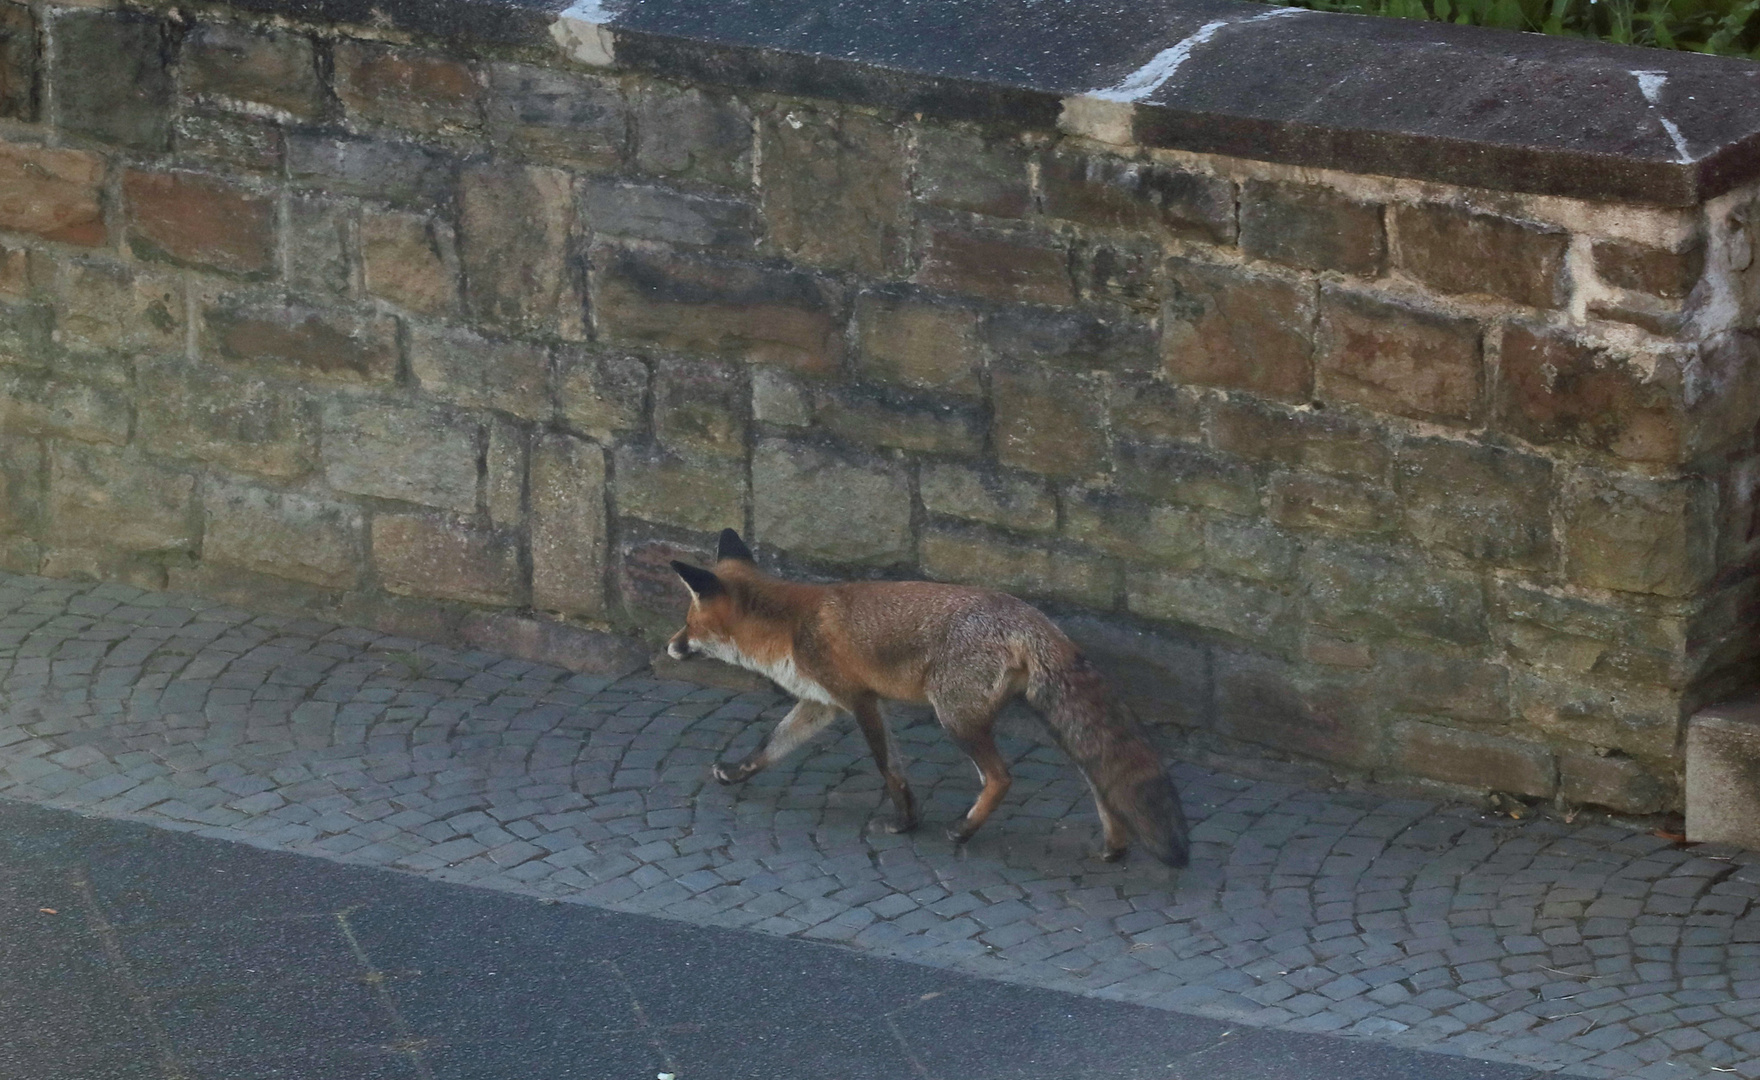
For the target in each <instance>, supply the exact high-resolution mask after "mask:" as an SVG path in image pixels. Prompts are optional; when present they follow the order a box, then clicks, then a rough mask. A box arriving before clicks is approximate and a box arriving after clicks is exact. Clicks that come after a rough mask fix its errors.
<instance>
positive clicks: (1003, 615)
mask: <svg viewBox="0 0 1760 1080" xmlns="http://www.w3.org/2000/svg"><path fill="white" fill-rule="evenodd" d="M672 569H673V570H674V571H675V572H676V573H677V574H678V576H679V578H680V580H682V581H683V582H684V585H685V588H686V589H687V590H688V591H689V592H690V608H689V610H688V611H687V613H686V615H685V623H684V626H683V628H681V629H680V630H679V631H678V632H677V633H676V634H674V635H673V636H672V637H671V639H670V640H669V641H668V642H667V644H666V652H667V655H669V656H671V657H672V658H673V659H675V660H684V659H687V658H689V657H692V656H699V655H701V656H708V657H711V658H713V659H716V660H721V661H724V662H726V663H730V664H734V665H737V666H739V667H742V668H745V669H746V670H748V671H753V672H756V673H758V674H760V675H764V676H766V677H768V678H769V679H770V680H771V681H772V682H774V683H775V684H776V685H778V686H780V687H781V688H782V689H783V690H785V691H786V692H788V693H789V694H790V695H791V696H793V697H794V698H795V705H794V707H793V708H791V709H790V710H789V711H788V713H787V715H785V716H784V717H783V718H782V720H781V721H779V722H778V723H777V725H776V727H775V728H774V729H773V730H772V731H771V732H770V733H769V735H768V736H767V737H766V738H765V739H764V741H763V743H762V744H761V745H759V747H758V748H757V749H756V750H754V751H752V752H751V753H750V754H749V755H747V756H746V757H745V758H743V759H742V760H740V761H737V762H728V761H720V762H717V763H715V765H714V766H713V767H712V769H711V773H712V775H713V776H714V778H715V779H716V780H717V781H718V782H720V783H722V784H737V783H741V782H743V781H745V780H749V779H751V778H752V777H753V776H755V775H757V774H758V773H759V772H761V771H763V770H764V769H766V768H768V767H770V766H771V765H774V764H776V763H777V762H778V761H781V760H782V759H783V758H785V757H787V756H788V754H789V753H791V752H792V751H794V750H796V749H799V748H800V746H801V745H802V744H803V743H805V742H806V741H807V740H808V739H810V738H812V737H813V736H814V735H816V734H818V733H819V732H820V731H822V730H824V729H825V728H826V727H827V726H828V725H829V724H831V723H832V722H833V721H834V720H836V719H837V718H838V717H839V716H840V715H842V714H843V713H849V714H851V715H853V716H854V717H855V719H856V723H857V724H858V725H859V726H860V727H861V731H862V735H863V736H864V737H865V738H866V740H867V743H868V749H869V751H870V752H871V753H872V754H873V756H874V763H875V765H876V766H878V767H879V770H880V776H881V778H882V780H883V781H884V782H885V787H886V793H887V796H888V797H889V798H890V800H891V802H892V806H893V811H894V812H893V815H892V819H891V821H890V822H889V823H887V824H886V826H885V827H886V828H887V829H888V830H889V831H891V832H895V833H905V832H910V831H912V830H914V829H915V828H916V827H917V825H918V815H917V801H916V798H915V796H913V795H912V794H911V789H910V786H909V785H908V784H907V783H906V782H905V778H904V774H903V772H902V771H901V770H900V769H899V766H898V761H897V757H898V755H897V754H896V753H895V752H894V750H893V746H892V740H891V736H890V734H889V732H888V731H887V727H886V722H885V719H884V718H883V717H882V715H881V712H880V708H879V703H880V701H881V700H882V699H884V700H890V701H902V702H910V703H914V704H923V703H927V704H928V705H929V706H930V707H931V708H933V709H934V711H935V718H936V720H937V721H938V722H939V723H940V725H941V727H942V729H943V730H945V731H946V732H947V735H948V737H949V738H951V739H952V740H953V742H954V744H955V745H956V746H958V747H959V749H960V750H961V751H962V752H963V753H964V754H965V755H966V757H968V758H970V759H971V762H972V764H973V765H974V766H976V767H977V770H978V778H979V781H980V783H981V785H982V786H981V789H980V791H979V792H978V795H977V798H976V800H975V801H974V802H973V803H972V807H971V809H970V810H968V811H966V814H965V816H964V817H963V818H961V819H960V821H959V822H958V823H957V824H956V825H954V826H953V827H952V828H950V829H948V830H947V837H948V839H949V840H952V841H953V842H954V843H955V844H964V843H965V842H966V841H968V840H970V839H971V838H972V835H973V834H974V833H976V832H977V831H978V829H979V828H980V827H982V826H983V824H984V822H985V821H986V820H988V819H989V817H990V815H991V813H992V812H994V811H995V809H996V806H997V804H998V803H999V802H1001V801H1002V797H1003V795H1005V794H1006V793H1007V792H1008V789H1009V785H1010V784H1011V782H1012V780H1011V778H1010V776H1009V771H1008V762H1007V760H1005V759H1004V758H1003V756H1002V754H1001V752H1000V751H999V750H998V749H997V747H996V738H995V724H996V716H997V713H999V712H1000V711H1001V710H1002V708H1003V706H1005V705H1007V704H1008V703H1009V702H1010V701H1013V700H1015V699H1017V698H1025V700H1026V702H1027V704H1028V705H1029V706H1031V707H1032V708H1033V709H1034V710H1036V711H1037V712H1038V713H1039V715H1040V718H1041V719H1042V720H1043V721H1044V722H1045V724H1046V726H1047V727H1048V728H1049V729H1050V731H1051V733H1052V735H1053V737H1054V738H1055V740H1056V742H1057V743H1058V745H1059V746H1061V747H1062V749H1063V751H1064V752H1065V753H1066V754H1068V755H1069V757H1070V758H1071V760H1073V761H1074V762H1075V764H1076V766H1077V768H1078V769H1079V770H1080V771H1081V773H1082V776H1083V778H1084V779H1086V780H1087V782H1088V787H1089V789H1090V791H1091V792H1092V794H1093V797H1094V807H1095V809H1096V810H1097V811H1098V812H1099V815H1100V826H1101V833H1102V837H1103V839H1102V845H1103V846H1102V848H1101V850H1100V851H1099V852H1098V853H1097V854H1098V855H1099V857H1100V858H1102V859H1104V860H1106V861H1107V862H1115V861H1117V860H1119V859H1121V858H1123V857H1124V855H1125V853H1126V851H1127V850H1128V848H1129V844H1130V839H1131V837H1132V836H1134V837H1135V838H1136V839H1137V840H1138V841H1139V842H1140V843H1141V844H1142V846H1143V847H1144V848H1145V849H1146V850H1148V851H1149V853H1150V854H1152V855H1154V856H1155V857H1156V858H1157V859H1159V860H1161V861H1162V862H1164V863H1166V864H1168V865H1169V866H1172V867H1175V868H1178V867H1183V866H1186V865H1187V864H1188V863H1189V861H1190V850H1191V845H1190V841H1189V839H1188V835H1187V828H1186V820H1185V812H1184V810H1183V808H1182V807H1181V805H1180V799H1179V794H1178V792H1177V791H1175V790H1174V786H1173V782H1172V781H1171V780H1170V779H1169V778H1168V775H1167V770H1166V769H1165V768H1164V767H1163V765H1162V762H1161V758H1160V755H1159V754H1157V753H1156V752H1155V750H1154V748H1153V747H1151V746H1150V745H1149V742H1148V740H1147V739H1146V738H1145V737H1144V735H1143V733H1142V731H1141V729H1140V728H1139V727H1138V726H1137V725H1136V723H1135V722H1134V720H1132V719H1131V718H1130V717H1129V716H1127V715H1125V713H1124V712H1123V711H1122V710H1121V709H1120V708H1118V707H1117V706H1116V704H1115V703H1114V702H1113V701H1112V700H1111V698H1110V696H1109V694H1108V691H1107V687H1106V685H1105V680H1104V679H1103V678H1102V676H1101V675H1100V672H1099V671H1098V670H1096V669H1095V667H1094V666H1093V665H1092V664H1091V663H1090V662H1089V661H1088V659H1087V658H1086V657H1085V656H1084V655H1083V654H1082V652H1081V650H1080V649H1079V648H1077V646H1076V645H1075V643H1074V642H1072V641H1070V639H1069V638H1068V637H1067V636H1066V635H1065V634H1064V633H1063V631H1061V630H1059V629H1058V628H1057V625H1056V624H1055V623H1053V622H1052V621H1051V620H1050V619H1049V618H1048V617H1046V616H1045V615H1044V614H1043V613H1041V612H1040V611H1039V610H1038V609H1036V608H1034V607H1033V606H1031V605H1030V604H1028V603H1026V602H1025V601H1023V600H1019V599H1017V598H1015V597H1013V596H1010V595H1008V594H1007V593H1002V592H996V591H993V590H990V589H981V588H974V587H969V586H964V585H946V584H938V583H935V582H927V581H854V582H842V583H837V584H825V585H821V584H811V583H806V582H797V581H788V580H784V579H781V578H777V577H773V576H771V575H769V574H766V573H765V572H764V571H762V570H760V569H759V568H758V565H757V562H756V561H755V560H754V559H753V557H752V552H751V550H750V549H749V548H748V547H747V546H746V544H745V541H744V540H742V539H741V538H740V535H739V533H738V532H737V531H736V530H734V529H724V530H723V531H722V532H721V535H720V537H719V539H718V541H717V544H716V551H715V565H714V567H713V568H709V569H705V568H703V567H699V566H693V565H691V564H690V563H686V562H681V561H678V560H673V561H672Z"/></svg>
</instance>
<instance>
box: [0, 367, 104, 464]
mask: <svg viewBox="0 0 1760 1080" xmlns="http://www.w3.org/2000/svg"><path fill="white" fill-rule="evenodd" d="M129 397H130V395H129V392H128V387H127V383H126V374H125V373H124V374H123V377H122V378H120V379H118V378H109V379H82V378H77V377H74V376H73V375H71V374H70V373H67V372H63V371H46V370H42V369H33V368H13V367H0V431H4V432H6V433H7V434H10V435H36V436H64V437H66V438H70V439H77V440H79V441H80V442H96V443H115V444H117V445H121V444H122V443H125V442H127V441H128V419H129Z"/></svg>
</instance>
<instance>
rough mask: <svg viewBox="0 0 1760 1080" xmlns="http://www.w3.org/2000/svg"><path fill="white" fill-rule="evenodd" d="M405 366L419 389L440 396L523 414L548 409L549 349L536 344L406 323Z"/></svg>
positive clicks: (533, 416)
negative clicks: (406, 345) (498, 339)
mask: <svg viewBox="0 0 1760 1080" xmlns="http://www.w3.org/2000/svg"><path fill="white" fill-rule="evenodd" d="M409 366H410V371H411V373H413V374H414V375H415V377H416V382H417V384H418V385H419V386H420V387H421V388H422V392H423V393H425V394H427V395H428V396H430V397H433V398H436V399H438V400H440V401H449V402H452V403H453V404H456V405H463V406H465V407H466V408H472V409H495V410H497V411H500V412H504V413H510V414H512V415H514V416H518V417H523V418H525V419H527V420H543V419H547V418H548V417H549V415H550V353H549V350H548V349H546V348H545V347H544V346H542V345H533V344H531V343H530V342H525V341H497V340H492V339H490V338H485V337H482V336H480V335H477V334H473V333H471V332H470V331H469V330H452V329H447V330H441V329H435V328H431V327H428V326H420V325H413V324H412V325H411V326H410V329H409Z"/></svg>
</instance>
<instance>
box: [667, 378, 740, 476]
mask: <svg viewBox="0 0 1760 1080" xmlns="http://www.w3.org/2000/svg"><path fill="white" fill-rule="evenodd" d="M654 434H655V436H656V437H657V438H658V439H659V440H660V443H661V444H662V445H663V446H666V447H668V448H670V449H672V450H679V451H686V452H689V453H694V454H700V455H707V456H711V457H724V458H740V459H742V460H743V459H744V458H745V456H746V381H745V379H744V377H743V373H742V372H741V371H740V370H739V369H738V368H736V367H734V366H732V365H731V364H722V363H717V362H715V361H712V360H711V361H704V360H662V361H660V362H659V363H658V364H657V365H656V367H655V369H654Z"/></svg>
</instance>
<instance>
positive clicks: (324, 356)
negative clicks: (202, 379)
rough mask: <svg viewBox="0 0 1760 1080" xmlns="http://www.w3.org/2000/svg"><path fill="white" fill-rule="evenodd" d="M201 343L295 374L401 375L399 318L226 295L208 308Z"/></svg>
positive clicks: (343, 379)
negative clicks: (245, 300) (254, 302)
mask: <svg viewBox="0 0 1760 1080" xmlns="http://www.w3.org/2000/svg"><path fill="white" fill-rule="evenodd" d="M201 345H202V351H203V352H204V353H205V354H207V355H209V356H212V357H215V358H218V359H221V360H225V361H229V362H232V363H238V364H252V365H258V366H262V367H267V368H272V369H274V370H276V371H277V372H279V373H281V374H283V375H286V376H288V377H291V378H299V379H314V380H317V381H320V382H336V383H389V382H391V381H392V380H393V379H394V378H396V376H397V323H396V321H395V320H393V319H390V318H385V317H383V316H373V315H347V314H341V313H331V312H324V311H319V310H316V309H313V308H307V307H300V306H294V305H288V306H285V307H263V306H256V305H250V304H245V303H241V302H238V301H234V300H228V299H222V300H220V301H219V302H217V303H214V304H211V305H209V306H208V308H207V310H206V311H205V312H204V313H203V316H202V338H201Z"/></svg>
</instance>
